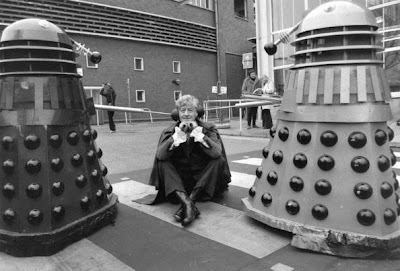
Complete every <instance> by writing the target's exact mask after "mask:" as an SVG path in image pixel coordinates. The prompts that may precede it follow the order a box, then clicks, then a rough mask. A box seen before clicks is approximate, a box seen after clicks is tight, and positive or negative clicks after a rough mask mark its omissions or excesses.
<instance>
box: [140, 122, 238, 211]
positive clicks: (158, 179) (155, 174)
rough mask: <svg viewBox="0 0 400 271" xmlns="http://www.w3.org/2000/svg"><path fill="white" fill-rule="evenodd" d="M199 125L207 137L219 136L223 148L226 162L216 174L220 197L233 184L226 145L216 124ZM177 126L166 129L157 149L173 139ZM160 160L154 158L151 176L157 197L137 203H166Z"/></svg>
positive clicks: (216, 191) (202, 123)
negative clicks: (211, 134)
mask: <svg viewBox="0 0 400 271" xmlns="http://www.w3.org/2000/svg"><path fill="white" fill-rule="evenodd" d="M197 123H198V125H199V126H201V127H203V133H204V134H205V135H207V134H208V133H209V132H214V133H216V134H217V138H218V140H219V142H220V144H221V148H222V153H221V157H222V158H223V159H224V160H225V161H224V163H223V164H224V166H223V167H222V168H220V169H218V170H219V172H216V173H215V174H219V176H221V177H220V179H219V180H218V183H217V186H216V189H215V194H214V197H218V196H220V195H221V194H223V193H224V192H225V191H226V190H227V188H228V184H229V183H230V182H231V173H230V170H229V165H228V160H227V157H226V152H225V147H224V144H223V142H222V139H221V137H220V135H219V133H218V130H217V128H216V127H215V125H214V124H211V123H207V122H201V121H199V120H197ZM177 125H179V122H177V123H176V124H173V125H171V126H170V127H168V128H166V129H165V130H164V131H163V132H162V133H161V136H160V139H159V142H158V145H157V148H158V147H159V146H160V144H161V143H162V142H164V141H165V140H166V139H167V138H169V137H171V136H172V135H173V134H174V132H175V127H177ZM158 163H159V160H158V159H157V157H155V158H154V163H153V169H152V172H151V175H150V181H149V184H150V185H152V186H155V188H156V190H158V193H157V195H156V196H153V197H151V196H149V197H147V198H143V199H141V200H135V201H137V202H140V203H144V204H157V203H160V202H163V201H165V200H166V199H165V191H164V180H163V176H160V174H159V165H158Z"/></svg>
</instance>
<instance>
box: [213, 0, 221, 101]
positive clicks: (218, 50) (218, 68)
mask: <svg viewBox="0 0 400 271" xmlns="http://www.w3.org/2000/svg"><path fill="white" fill-rule="evenodd" d="M214 13H215V33H216V43H217V99H218V97H219V94H220V93H221V60H220V59H221V48H220V44H219V40H220V38H219V14H218V0H214Z"/></svg>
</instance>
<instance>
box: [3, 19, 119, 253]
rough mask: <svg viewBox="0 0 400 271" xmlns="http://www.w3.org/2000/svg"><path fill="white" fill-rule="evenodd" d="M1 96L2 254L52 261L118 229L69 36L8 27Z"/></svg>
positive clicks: (24, 25)
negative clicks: (99, 233) (113, 226)
mask: <svg viewBox="0 0 400 271" xmlns="http://www.w3.org/2000/svg"><path fill="white" fill-rule="evenodd" d="M0 93H1V95H0V108H1V111H0V140H1V146H0V149H1V152H0V159H1V160H0V162H1V163H2V169H1V170H0V185H1V190H2V193H1V194H0V212H1V218H0V250H1V251H3V252H6V253H8V254H11V255H15V256H35V255H51V254H54V253H55V252H57V251H59V250H60V249H62V248H64V247H65V246H67V245H69V244H71V243H72V242H75V241H77V240H79V239H82V238H83V237H85V236H87V235H89V234H90V233H92V232H94V231H95V230H97V229H99V228H100V227H102V226H104V225H107V224H110V223H113V222H114V220H115V217H116V213H117V197H116V195H114V194H113V193H112V187H111V185H110V183H109V182H108V180H107V178H106V177H105V175H106V174H107V168H106V167H105V166H104V165H103V164H102V162H101V160H100V157H101V155H102V152H101V149H100V148H98V147H97V146H96V144H95V139H96V137H97V132H96V131H95V130H93V129H91V126H90V115H89V113H88V112H90V111H91V110H90V108H89V107H88V106H87V103H86V98H85V93H84V91H83V87H82V83H81V80H80V76H79V75H78V74H77V64H76V62H75V51H74V50H73V42H72V41H71V39H70V38H69V37H68V35H67V34H66V33H65V32H64V31H63V30H62V29H60V28H59V27H57V26H56V25H54V24H52V23H50V22H48V21H46V20H40V19H24V20H20V21H17V22H15V23H13V24H11V25H9V26H8V27H6V28H5V29H4V30H3V32H2V35H1V38H0Z"/></svg>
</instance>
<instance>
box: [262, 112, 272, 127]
mask: <svg viewBox="0 0 400 271" xmlns="http://www.w3.org/2000/svg"><path fill="white" fill-rule="evenodd" d="M262 123H263V124H262V125H263V128H266V129H270V128H271V127H272V125H273V124H272V117H271V111H270V110H269V109H263V110H262Z"/></svg>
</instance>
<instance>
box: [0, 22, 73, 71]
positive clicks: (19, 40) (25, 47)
mask: <svg viewBox="0 0 400 271" xmlns="http://www.w3.org/2000/svg"><path fill="white" fill-rule="evenodd" d="M29 74H38V75H57V74H60V75H73V76H79V75H78V74H77V69H76V62H75V52H74V50H73V43H72V41H71V39H70V38H69V37H68V35H67V34H66V32H65V31H64V30H63V29H61V28H60V27H58V26H57V25H55V24H53V23H51V22H49V21H47V20H43V19H39V18H30V19H23V20H19V21H16V22H14V23H12V24H10V25H9V26H7V27H6V28H5V29H4V30H3V32H2V34H1V36H0V76H5V75H6V76H7V75H29Z"/></svg>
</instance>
